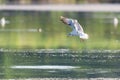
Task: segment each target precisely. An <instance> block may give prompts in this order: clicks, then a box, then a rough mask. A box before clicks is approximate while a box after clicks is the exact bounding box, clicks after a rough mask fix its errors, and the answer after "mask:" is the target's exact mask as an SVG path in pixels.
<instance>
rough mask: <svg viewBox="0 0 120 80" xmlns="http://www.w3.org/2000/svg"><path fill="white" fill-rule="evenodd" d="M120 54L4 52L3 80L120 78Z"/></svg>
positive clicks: (0, 64) (0, 63)
mask: <svg viewBox="0 0 120 80" xmlns="http://www.w3.org/2000/svg"><path fill="white" fill-rule="evenodd" d="M119 66H120V51H119V50H114V51H112V50H103V51H100V50H88V51H85V50H83V51H74V50H69V49H57V50H55V49H50V50H45V49H44V50H43V49H37V50H13V51H12V50H11V51H10V50H2V51H1V52H0V78H1V79H2V78H4V79H5V78H6V79H18V78H20V79H21V78H69V79H70V78H119V77H120V68H119Z"/></svg>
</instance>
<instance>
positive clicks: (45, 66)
mask: <svg viewBox="0 0 120 80" xmlns="http://www.w3.org/2000/svg"><path fill="white" fill-rule="evenodd" d="M11 68H13V69H74V68H77V67H74V66H62V65H59V66H56V65H43V66H42V65H41V66H25V65H24V66H12V67H11Z"/></svg>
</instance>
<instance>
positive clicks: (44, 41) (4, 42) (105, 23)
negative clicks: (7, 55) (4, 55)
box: [0, 11, 120, 49]
mask: <svg viewBox="0 0 120 80" xmlns="http://www.w3.org/2000/svg"><path fill="white" fill-rule="evenodd" d="M61 15H63V16H66V17H69V18H75V19H77V20H78V21H79V22H80V24H81V25H82V26H83V28H84V31H85V32H86V33H88V34H89V39H88V40H87V41H85V42H81V41H80V39H79V37H67V36H66V35H67V34H68V33H69V32H70V31H71V29H70V28H69V27H68V26H67V25H64V24H63V23H62V22H60V21H59V16H61ZM114 15H116V16H119V14H117V13H80V12H28V11H11V12H9V11H4V12H1V13H0V17H3V16H5V18H6V19H7V20H9V21H10V23H9V24H7V25H6V26H5V27H4V28H2V27H1V29H4V30H7V29H20V30H21V29H39V28H41V29H42V32H27V31H26V32H22V31H21V32H20V31H19V32H17V31H16V32H15V31H13V32H12V31H5V32H2V31H1V32H0V38H1V39H0V47H1V48H18V49H19V48H33V49H36V48H45V49H48V48H54V49H57V48H70V49H120V42H119V41H120V37H119V36H120V27H119V25H118V28H117V29H116V30H115V28H114V26H113V22H112V21H113V17H114ZM109 16H112V17H109Z"/></svg>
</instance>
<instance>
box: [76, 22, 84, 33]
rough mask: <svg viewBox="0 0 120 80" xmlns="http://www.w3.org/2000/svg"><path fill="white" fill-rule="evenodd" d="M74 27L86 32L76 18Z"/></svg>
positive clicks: (80, 31) (78, 30)
mask: <svg viewBox="0 0 120 80" xmlns="http://www.w3.org/2000/svg"><path fill="white" fill-rule="evenodd" d="M74 27H75V29H76V31H77V32H79V33H84V31H83V28H82V26H81V25H80V24H79V23H78V21H77V20H74Z"/></svg>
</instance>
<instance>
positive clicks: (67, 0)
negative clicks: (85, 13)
mask: <svg viewBox="0 0 120 80" xmlns="http://www.w3.org/2000/svg"><path fill="white" fill-rule="evenodd" d="M0 3H1V4H25V5H26V4H86V3H88V4H89V3H120V1H119V0H1V1H0Z"/></svg>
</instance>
